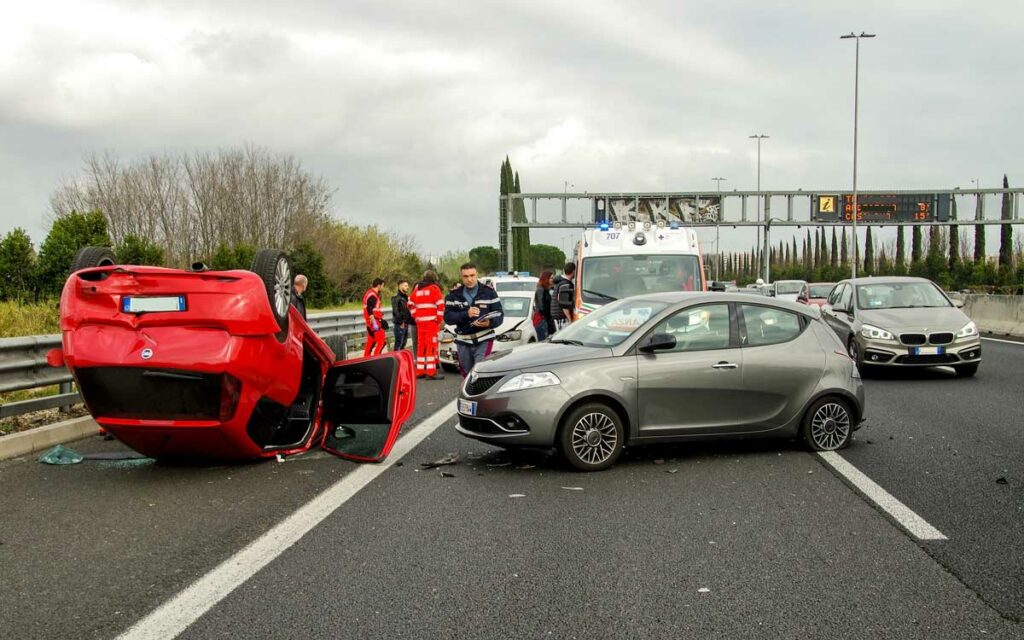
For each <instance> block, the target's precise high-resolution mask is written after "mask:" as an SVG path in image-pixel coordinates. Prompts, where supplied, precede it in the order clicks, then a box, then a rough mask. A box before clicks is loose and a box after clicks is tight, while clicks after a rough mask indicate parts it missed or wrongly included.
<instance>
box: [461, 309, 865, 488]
mask: <svg viewBox="0 0 1024 640" xmlns="http://www.w3.org/2000/svg"><path fill="white" fill-rule="evenodd" d="M458 413H459V424H458V427H457V429H458V430H459V432H460V433H462V434H463V435H465V436H468V437H470V438H475V439H477V440H481V441H484V442H488V443H490V444H494V445H498V446H502V447H543V448H550V447H556V448H557V449H558V450H559V451H561V453H562V454H563V455H564V456H565V458H566V460H568V462H569V463H570V464H571V465H572V466H573V467H575V468H577V469H580V470H583V471H598V470H601V469H605V468H607V467H609V466H611V465H612V464H613V463H614V462H615V460H616V459H617V458H618V457H619V455H620V454H621V452H622V449H623V447H624V446H626V445H627V444H629V445H637V444H644V443H654V442H674V441H683V440H688V439H697V438H721V437H769V436H783V437H794V436H799V437H801V438H802V439H803V440H804V442H806V444H807V445H808V446H809V447H810V448H811V449H814V450H834V449H839V448H841V447H845V446H846V445H847V444H849V442H850V439H851V437H852V434H853V431H854V430H856V429H857V428H858V427H859V426H860V423H861V421H862V419H863V415H864V387H863V385H862V384H861V380H860V374H859V373H858V371H857V367H856V366H855V365H854V363H853V361H852V360H851V359H850V357H849V356H848V355H847V353H846V348H845V345H843V343H842V342H840V341H839V339H838V338H837V337H836V335H835V333H833V332H832V330H831V329H830V328H829V327H828V326H827V325H825V324H824V322H822V321H821V317H820V314H819V311H818V309H817V307H808V306H806V305H801V304H796V303H792V302H787V301H783V300H772V299H770V298H760V297H758V298H752V297H751V296H749V295H743V294H730V293H663V294H656V295H648V296H638V297H633V298H626V299H623V300H619V301H617V302H614V303H611V304H608V305H606V306H604V307H602V308H600V309H599V310H597V311H595V312H593V313H591V314H589V315H586V316H584V317H583V318H582V319H580V320H578V321H576V322H575V323H573V324H572V325H570V326H569V327H566V328H565V329H563V330H561V331H559V332H558V333H556V334H555V335H554V336H553V337H552V338H551V339H550V340H548V341H547V342H543V343H539V344H533V345H527V346H523V347H520V348H518V349H515V350H514V351H505V352H501V353H498V354H495V355H493V356H491V357H490V358H488V359H487V360H484V361H483V362H481V363H479V364H478V365H477V366H476V367H475V368H474V370H473V371H472V372H471V374H470V376H469V377H468V378H467V379H466V381H465V383H464V385H463V387H462V392H461V393H460V396H459V399H458Z"/></svg>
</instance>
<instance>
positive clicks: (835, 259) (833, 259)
mask: <svg viewBox="0 0 1024 640" xmlns="http://www.w3.org/2000/svg"><path fill="white" fill-rule="evenodd" d="M828 263H829V266H831V267H832V268H833V269H835V268H836V267H837V266H838V263H839V242H838V241H837V240H836V228H835V227H832V252H831V255H830V256H829V261H828Z"/></svg>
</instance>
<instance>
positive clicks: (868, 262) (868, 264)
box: [864, 227, 875, 275]
mask: <svg viewBox="0 0 1024 640" xmlns="http://www.w3.org/2000/svg"><path fill="white" fill-rule="evenodd" d="M874 272H875V243H874V242H872V240H871V227H867V229H865V235H864V275H872V274H873V273H874Z"/></svg>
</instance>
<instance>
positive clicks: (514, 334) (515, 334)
mask: <svg viewBox="0 0 1024 640" xmlns="http://www.w3.org/2000/svg"><path fill="white" fill-rule="evenodd" d="M522 339H523V332H522V331H520V330H519V329H516V330H515V331H506V332H505V333H503V334H501V335H499V336H498V342H515V341H516V340H522Z"/></svg>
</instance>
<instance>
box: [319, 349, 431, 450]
mask: <svg viewBox="0 0 1024 640" xmlns="http://www.w3.org/2000/svg"><path fill="white" fill-rule="evenodd" d="M415 406H416V377H415V363H414V361H413V357H412V354H411V353H410V352H408V351H399V352H397V353H394V352H393V353H386V354H384V355H381V356H375V357H372V358H363V359H360V360H342V361H338V362H335V363H334V364H332V365H331V367H330V369H328V371H327V376H326V378H325V379H324V387H323V409H322V412H321V414H320V420H321V423H322V424H323V427H324V435H323V440H322V441H321V443H320V446H321V447H323V449H325V450H326V451H328V452H330V453H333V454H334V455H336V456H340V457H342V458H346V459H349V460H355V461H358V462H380V461H381V460H383V459H384V458H386V457H387V455H388V453H389V452H390V451H391V447H393V446H394V444H395V440H397V439H398V432H399V430H401V428H402V425H403V424H405V421H406V420H408V419H409V417H410V416H411V415H412V411H413V407H415Z"/></svg>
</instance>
